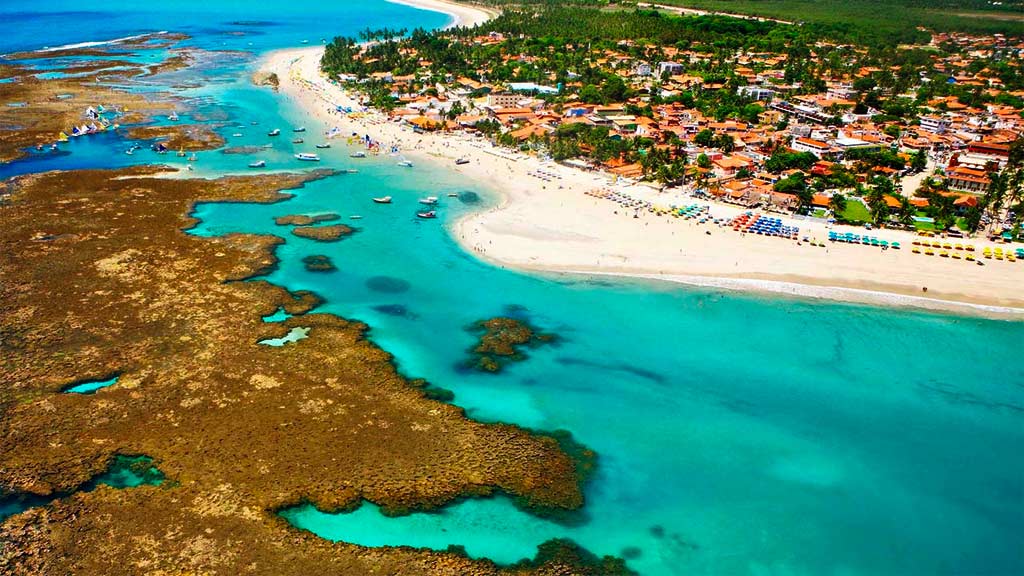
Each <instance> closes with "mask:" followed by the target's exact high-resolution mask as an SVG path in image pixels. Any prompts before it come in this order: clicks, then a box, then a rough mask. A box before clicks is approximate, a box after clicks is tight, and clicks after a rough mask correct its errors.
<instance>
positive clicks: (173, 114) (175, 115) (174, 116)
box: [167, 112, 178, 122]
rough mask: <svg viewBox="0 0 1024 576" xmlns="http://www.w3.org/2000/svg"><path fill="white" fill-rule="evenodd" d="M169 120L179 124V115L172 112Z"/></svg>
mask: <svg viewBox="0 0 1024 576" xmlns="http://www.w3.org/2000/svg"><path fill="white" fill-rule="evenodd" d="M167 119H168V120H170V121H171V122H177V121H178V113H177V112H171V115H170V116H168V117H167Z"/></svg>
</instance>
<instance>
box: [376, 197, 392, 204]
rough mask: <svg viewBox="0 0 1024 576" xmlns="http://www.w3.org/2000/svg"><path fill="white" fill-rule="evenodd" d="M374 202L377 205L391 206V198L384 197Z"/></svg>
mask: <svg viewBox="0 0 1024 576" xmlns="http://www.w3.org/2000/svg"><path fill="white" fill-rule="evenodd" d="M373 201H374V202H376V203H377V204H391V196H384V197H383V198H374V199H373Z"/></svg>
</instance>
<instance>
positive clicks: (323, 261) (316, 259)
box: [302, 254, 337, 272]
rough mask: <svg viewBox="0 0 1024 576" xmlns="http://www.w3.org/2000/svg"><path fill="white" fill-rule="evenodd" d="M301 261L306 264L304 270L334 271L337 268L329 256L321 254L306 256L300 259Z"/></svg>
mask: <svg viewBox="0 0 1024 576" xmlns="http://www.w3.org/2000/svg"><path fill="white" fill-rule="evenodd" d="M302 263H303V264H304V265H305V266H306V270H309V271H310V272H334V271H335V270H337V268H336V267H335V266H334V262H331V259H330V258H329V257H327V256H324V255H322V254H314V255H311V256H306V257H305V258H303V259H302Z"/></svg>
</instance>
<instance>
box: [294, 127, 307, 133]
mask: <svg viewBox="0 0 1024 576" xmlns="http://www.w3.org/2000/svg"><path fill="white" fill-rule="evenodd" d="M305 131H306V127H305V126H299V127H298V128H292V132H305Z"/></svg>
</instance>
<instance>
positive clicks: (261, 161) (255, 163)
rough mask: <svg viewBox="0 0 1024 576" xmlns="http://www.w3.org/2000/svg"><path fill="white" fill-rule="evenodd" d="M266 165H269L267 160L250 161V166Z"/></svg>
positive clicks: (260, 166)
mask: <svg viewBox="0 0 1024 576" xmlns="http://www.w3.org/2000/svg"><path fill="white" fill-rule="evenodd" d="M266 165H267V163H266V161H264V160H257V161H255V162H250V163H249V168H264V167H266Z"/></svg>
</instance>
